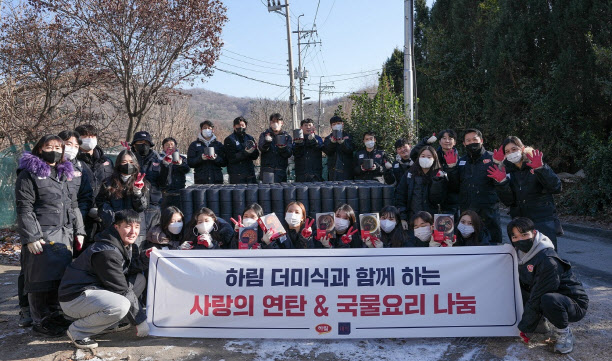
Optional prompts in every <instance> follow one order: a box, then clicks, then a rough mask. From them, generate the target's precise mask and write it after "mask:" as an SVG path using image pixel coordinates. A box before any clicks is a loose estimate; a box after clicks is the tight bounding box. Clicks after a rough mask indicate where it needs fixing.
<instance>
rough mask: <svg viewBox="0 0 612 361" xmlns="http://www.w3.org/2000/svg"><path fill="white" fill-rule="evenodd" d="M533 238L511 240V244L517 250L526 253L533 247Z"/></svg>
mask: <svg viewBox="0 0 612 361" xmlns="http://www.w3.org/2000/svg"><path fill="white" fill-rule="evenodd" d="M533 240H534V238H530V239H523V240H520V241H516V242H512V246H513V247H514V248H515V249H516V250H518V251H523V252H524V253H527V252H529V250H530V249H531V247H533Z"/></svg>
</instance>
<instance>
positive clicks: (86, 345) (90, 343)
mask: <svg viewBox="0 0 612 361" xmlns="http://www.w3.org/2000/svg"><path fill="white" fill-rule="evenodd" d="M66 334H67V335H68V338H69V339H70V341H72V343H73V344H74V345H75V346H76V347H77V348H82V349H89V350H91V349H92V348H96V347H98V343H97V342H96V341H95V340H94V339H91V338H89V337H85V338H84V339H82V340H76V339H75V338H74V337H72V334H70V330H68V331H66Z"/></svg>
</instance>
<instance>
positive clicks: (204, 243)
mask: <svg viewBox="0 0 612 361" xmlns="http://www.w3.org/2000/svg"><path fill="white" fill-rule="evenodd" d="M198 244H199V245H202V246H204V247H206V248H210V247H209V246H210V240H209V239H208V237H206V235H204V234H201V235H199V236H198Z"/></svg>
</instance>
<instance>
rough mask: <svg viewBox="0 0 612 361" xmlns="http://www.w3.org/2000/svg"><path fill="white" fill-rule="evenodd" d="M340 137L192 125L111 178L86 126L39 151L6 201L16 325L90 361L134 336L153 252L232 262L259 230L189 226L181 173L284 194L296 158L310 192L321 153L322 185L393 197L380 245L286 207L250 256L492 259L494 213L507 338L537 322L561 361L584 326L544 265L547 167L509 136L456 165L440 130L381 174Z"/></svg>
mask: <svg viewBox="0 0 612 361" xmlns="http://www.w3.org/2000/svg"><path fill="white" fill-rule="evenodd" d="M343 123H344V122H343V120H342V119H341V118H340V117H337V116H334V117H332V118H331V119H330V124H331V126H332V132H331V134H330V135H328V136H327V137H325V139H324V140H323V139H322V138H321V137H320V136H319V135H317V134H315V128H314V126H313V122H312V120H310V119H306V120H304V121H302V124H301V132H295V133H294V134H295V135H297V138H296V139H293V138H292V137H291V136H290V135H289V134H288V133H287V132H286V131H283V129H282V127H283V119H282V117H281V116H280V114H278V113H275V114H272V115H271V116H270V128H269V129H267V130H266V131H264V132H263V133H261V134H260V136H259V140H258V141H257V142H256V141H255V139H254V137H252V136H250V135H249V134H247V132H246V128H247V124H248V123H247V121H246V120H245V119H244V118H242V117H238V118H236V119H235V120H234V123H233V124H234V132H233V133H232V134H231V135H229V136H228V137H227V138H226V139H225V140H224V142H223V143H221V142H220V141H218V140H217V138H216V136H215V134H214V125H213V123H212V122H210V121H203V122H202V123H200V130H199V132H198V134H197V139H196V140H195V141H194V142H193V143H191V144H190V146H189V148H188V151H187V157H184V156H182V155H181V154H180V152H179V148H178V144H177V142H176V140H175V139H173V138H172V137H168V138H165V139H164V140H163V141H162V151H161V152H157V151H155V150H154V147H155V144H154V142H153V140H152V138H151V135H150V134H149V133H148V132H146V131H140V132H137V133H136V134H135V136H134V139H133V141H132V142H131V143H130V144H127V143H124V146H125V149H123V150H122V151H121V152H120V153H119V154H118V156H117V158H116V161H115V162H114V164H113V162H112V161H111V160H110V159H109V158H108V157H107V156H106V155H105V154H104V152H103V150H102V149H101V148H100V147H99V146H98V145H97V136H98V134H97V130H96V129H95V127H93V126H91V125H80V126H78V127H77V128H76V129H75V130H65V131H63V132H61V133H60V134H58V135H57V136H56V135H46V136H44V137H42V138H41V139H40V140H39V141H38V142H37V144H36V145H35V146H34V147H33V149H32V151H31V152H24V154H23V156H22V158H21V159H20V162H19V169H18V179H17V183H16V188H15V192H16V203H17V221H18V231H19V234H20V236H21V240H22V244H23V245H24V251H23V252H22V255H21V265H22V272H21V274H20V276H19V305H20V307H21V312H20V315H21V317H20V321H19V322H20V325H21V326H24V327H25V326H30V325H32V327H33V330H34V331H36V332H37V333H40V334H43V335H47V336H60V335H63V334H65V333H67V335H68V337H69V338H70V339H71V340H72V342H73V343H74V345H75V346H76V347H79V348H89V349H91V348H94V347H97V342H96V341H95V340H94V339H93V338H92V337H93V336H95V335H99V334H101V333H104V332H111V331H116V330H120V329H125V328H127V327H130V325H133V326H135V327H136V330H137V334H138V335H139V336H146V335H147V334H148V325H147V323H146V314H145V307H144V305H145V304H146V292H144V291H145V288H146V277H147V269H148V257H149V256H150V253H151V251H152V250H153V249H154V248H156V249H169V250H191V249H238V248H240V247H239V243H240V242H241V240H240V237H239V230H240V229H241V228H244V227H250V226H253V225H254V224H255V223H256V222H257V221H258V220H259V218H261V217H263V216H264V214H263V209H262V207H261V206H260V205H258V204H256V203H254V204H251V205H249V206H247V208H246V209H245V210H244V211H243V213H242V214H241V215H237V217H236V219H237V220H234V219H232V221H233V222H234V226H232V225H230V224H229V223H228V222H227V221H225V220H224V219H222V218H220V217H217V215H215V214H214V212H213V211H211V210H210V209H209V208H206V207H203V208H201V209H200V210H199V211H197V212H196V213H195V214H194V215H193V217H192V218H191V219H185V217H184V215H183V212H182V211H181V210H180V209H179V208H178V207H176V206H173V205H167V204H166V202H165V199H166V198H167V197H166V195H167V194H168V192H176V191H177V190H179V189H182V188H184V187H185V175H186V174H187V173H188V172H189V171H190V169H191V168H193V170H194V181H195V183H196V184H212V183H217V184H220V183H223V174H222V168H223V167H227V173H228V174H229V181H230V183H233V184H234V183H255V182H257V178H256V174H255V166H254V161H255V160H256V159H257V158H259V157H261V159H260V173H259V177H260V180H261V181H269V182H283V181H286V180H287V166H288V160H289V158H291V157H293V158H294V161H295V172H296V180H297V181H300V182H310V181H322V180H323V177H322V156H323V153H324V154H325V155H326V156H327V167H328V180H336V181H340V180H347V179H376V180H379V181H380V182H384V183H387V184H395V185H396V197H395V205H386V206H385V207H383V208H382V209H381V210H380V212H379V216H380V233H379V234H376V235H374V234H369V233H362V232H360V225H359V222H358V221H357V216H358V215H356V214H355V212H354V210H353V209H352V208H351V206H350V205H348V204H341V205H337V208H336V209H335V212H334V232H332V233H326V232H323V234H321V233H320V232H317V230H316V227H314V224H313V220H309V219H308V218H307V216H306V215H307V209H306V207H305V205H304V204H302V203H300V202H291V203H289V204H288V205H286V210H285V214H284V217H280V218H282V220H281V222H282V224H283V227H284V228H285V230H286V232H282V233H279V232H276V230H273V229H266V230H263V229H260V228H257V232H258V237H257V246H256V247H254V248H262V249H289V248H300V249H304V248H321V249H329V248H364V247H367V248H382V247H449V246H478V245H489V244H500V243H501V242H502V232H501V225H500V215H499V202H500V201H501V202H502V203H504V204H505V205H507V206H508V207H510V214H511V216H512V217H513V218H514V220H513V221H512V222H511V224H510V225H509V226H508V230H507V233H508V237H509V238H510V240H511V242H512V244H513V246H515V248H516V249H517V253H518V255H519V261H520V262H519V264H520V266H519V271H520V272H519V273H520V275H521V286H522V287H523V291H524V292H523V296H524V300H525V313H524V315H523V320H522V321H521V324H520V325H519V328H520V329H521V331H522V332H532V331H534V330H535V329H536V326H538V322H539V323H540V324H542V323H543V322H544V321H543V320H546V319H547V320H548V321H550V322H552V323H553V325H554V326H555V327H556V328H557V329H558V330H560V331H558V332H559V334H560V335H561V336H560V337H559V338H558V342H557V345H556V346H555V347H556V349H557V351H559V352H563V353H565V352H570V351H571V349H572V347H573V346H572V345H573V336H572V335H571V331H569V328H568V327H567V324H568V322H575V321H577V320H579V319H581V318H582V317H583V316H584V313H585V312H586V308H587V305H588V298H587V297H586V294H585V293H584V290H583V289H582V286H581V285H580V283H579V282H578V281H577V280H576V279H575V277H574V276H573V274H572V272H571V269H570V266H569V263H567V262H565V261H563V260H561V259H560V258H559V257H558V255H557V254H556V252H555V250H556V249H557V243H556V241H557V240H556V236H557V234H558V233H559V232H560V231H561V229H560V223H559V221H558V218H557V216H556V210H555V206H554V200H553V194H555V193H559V192H560V191H561V183H560V180H559V178H558V177H557V176H556V174H555V173H554V172H553V171H552V169H551V168H550V167H549V166H548V165H546V164H545V163H543V161H542V153H541V152H539V151H537V150H534V149H532V148H530V147H526V146H525V145H524V144H523V143H522V142H521V140H520V139H519V138H517V137H508V138H507V139H506V140H505V141H504V142H503V144H502V145H501V146H500V147H499V149H496V150H495V151H494V152H489V151H487V150H486V149H485V148H484V147H483V143H484V140H483V136H482V134H481V132H480V131H478V130H476V129H467V130H466V131H465V134H464V136H463V139H462V143H463V145H464V146H465V149H466V152H467V153H466V155H465V156H463V157H459V155H458V151H457V149H456V145H457V140H458V139H457V135H456V133H455V132H454V131H453V130H450V129H447V130H443V131H442V132H440V133H438V135H437V136H436V135H432V136H428V137H425V138H424V139H422V140H421V141H420V142H418V143H417V144H415V145H414V146H413V147H411V145H410V143H409V142H408V141H406V140H405V139H399V140H398V141H397V142H396V152H397V155H396V158H395V160H391V159H389V157H388V156H387V154H386V153H385V152H384V151H383V150H381V149H378V148H377V147H376V134H375V133H374V132H366V133H365V134H363V143H364V148H365V149H364V150H359V151H355V145H354V143H353V139H352V136H351V135H349V134H348V133H347V132H345V131H344V130H343ZM436 142H439V146H438V147H437V149H436V148H434V146H433V145H434V143H436ZM329 211H332V210H329ZM434 214H451V215H453V216H454V219H455V221H456V222H455V223H456V228H455V235H454V236H452V237H439V236H438V235H437V234H436V232H435V229H434V216H433V215H434ZM517 217H518V218H517ZM511 226H512V227H511ZM534 261H535V262H537V264H538V266H537V267H536V268H534V266H533V264H534V263H533V262H534ZM521 267H526V268H528V269H530V270H529V271H528V272H527V271H525V272H523V271H522V270H521ZM534 269H535V270H534ZM551 295H552V296H551ZM549 296H550V297H549ZM546 297H548V298H547V299H546V301H545V298H546ZM540 326H541V325H540ZM526 337H527V336H525V338H526Z"/></svg>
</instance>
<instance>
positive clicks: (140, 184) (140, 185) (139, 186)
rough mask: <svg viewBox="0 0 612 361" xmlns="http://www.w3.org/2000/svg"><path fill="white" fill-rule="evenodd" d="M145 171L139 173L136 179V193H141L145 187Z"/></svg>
mask: <svg viewBox="0 0 612 361" xmlns="http://www.w3.org/2000/svg"><path fill="white" fill-rule="evenodd" d="M145 175H146V174H145V173H138V175H137V176H136V180H135V181H134V194H136V195H140V193H141V192H142V188H143V187H144V177H145Z"/></svg>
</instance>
